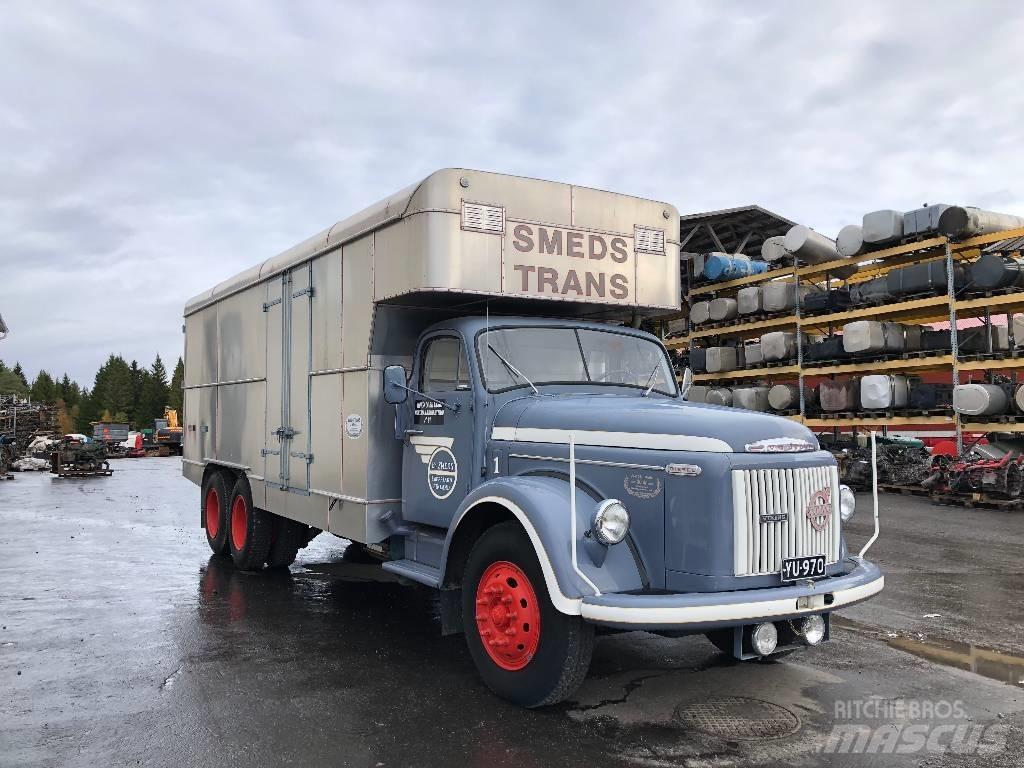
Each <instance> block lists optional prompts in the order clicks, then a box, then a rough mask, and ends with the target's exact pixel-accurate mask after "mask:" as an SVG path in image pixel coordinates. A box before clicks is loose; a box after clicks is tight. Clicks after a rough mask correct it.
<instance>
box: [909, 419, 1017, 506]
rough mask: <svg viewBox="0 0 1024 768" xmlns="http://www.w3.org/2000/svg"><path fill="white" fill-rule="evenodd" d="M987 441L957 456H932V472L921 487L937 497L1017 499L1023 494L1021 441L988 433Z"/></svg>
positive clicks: (1015, 436)
mask: <svg viewBox="0 0 1024 768" xmlns="http://www.w3.org/2000/svg"><path fill="white" fill-rule="evenodd" d="M986 437H987V439H988V442H984V443H983V442H980V440H979V441H978V442H975V443H974V444H973V445H970V446H968V447H967V448H966V449H965V450H964V452H963V454H962V455H961V456H936V457H935V459H934V462H933V467H932V472H931V473H930V475H929V477H928V478H927V479H926V480H925V481H924V482H923V483H922V484H921V485H922V486H923V487H924V488H926V489H928V490H930V491H934V492H936V493H938V494H945V495H952V494H987V495H990V496H994V497H998V498H1002V499H1020V498H1021V496H1022V494H1024V438H1021V437H1020V436H1019V435H1016V434H1010V433H998V432H992V433H989V434H988V435H986Z"/></svg>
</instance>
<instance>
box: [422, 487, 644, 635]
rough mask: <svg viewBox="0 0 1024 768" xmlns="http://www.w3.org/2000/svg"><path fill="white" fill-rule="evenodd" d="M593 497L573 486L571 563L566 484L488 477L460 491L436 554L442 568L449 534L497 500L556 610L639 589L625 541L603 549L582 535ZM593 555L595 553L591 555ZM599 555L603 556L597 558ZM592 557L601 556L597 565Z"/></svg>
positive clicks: (637, 568)
mask: <svg viewBox="0 0 1024 768" xmlns="http://www.w3.org/2000/svg"><path fill="white" fill-rule="evenodd" d="M598 501H599V500H596V499H594V498H593V497H592V496H590V495H589V494H587V493H586V492H584V491H582V490H580V489H579V488H577V490H576V564H577V566H578V568H579V571H577V569H576V568H574V567H573V561H572V543H571V542H572V536H571V530H572V525H571V520H570V516H569V509H570V498H569V483H568V482H567V481H565V480H562V479H559V478H554V477H536V476H534V477H523V476H510V477H499V478H495V479H493V480H488V481H487V482H485V483H482V484H481V485H479V486H477V487H476V488H475V489H473V491H472V492H471V493H470V494H469V495H468V496H466V498H465V499H464V500H463V502H462V504H461V505H460V506H459V510H458V512H457V513H456V516H455V520H454V522H453V524H452V526H451V527H450V528H449V529H448V536H447V538H446V540H445V544H444V551H443V553H442V557H441V561H442V562H441V569H442V572H444V570H445V569H446V568H447V563H448V552H449V549H450V547H451V543H452V540H453V538H454V537H455V535H456V532H457V531H458V529H459V526H460V525H462V524H463V523H464V522H465V521H466V520H468V519H470V517H471V516H472V515H473V514H474V510H477V511H478V512H479V511H481V508H482V507H483V506H484V505H486V504H491V503H493V504H497V505H500V506H502V507H504V508H505V509H507V510H508V511H509V512H511V513H512V514H513V515H515V517H516V519H517V520H519V523H520V524H521V525H522V526H523V528H524V529H525V530H526V533H527V535H528V536H529V537H530V541H531V542H532V543H533V547H534V549H535V550H536V552H537V559H538V560H540V565H541V569H542V570H543V572H544V579H545V581H546V583H547V588H548V594H549V595H550V597H551V602H552V603H554V605H555V608H557V609H558V610H559V611H560V612H562V613H566V614H570V615H578V614H579V613H580V610H581V608H580V605H581V602H582V599H583V598H584V597H593V596H598V595H602V594H607V593H616V592H624V591H627V590H634V589H641V588H642V587H643V578H642V577H641V570H640V569H641V567H642V566H640V565H638V563H637V560H636V559H635V558H634V555H633V552H632V551H631V550H630V547H629V545H628V541H623V542H621V543H619V544H615V545H613V546H611V547H608V548H607V552H601V551H600V550H601V549H605V548H604V546H603V545H601V544H598V543H597V542H595V541H593V540H592V539H590V538H589V537H586V536H584V534H585V533H586V531H587V530H589V528H590V522H591V517H592V516H593V513H594V508H595V506H596V505H597V503H598ZM595 555H596V557H595ZM602 555H603V557H602ZM595 560H598V561H600V560H603V562H601V564H600V565H597V564H596V562H595Z"/></svg>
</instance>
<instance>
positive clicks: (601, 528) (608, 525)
mask: <svg viewBox="0 0 1024 768" xmlns="http://www.w3.org/2000/svg"><path fill="white" fill-rule="evenodd" d="M628 531H629V512H627V511H626V507H625V506H624V505H623V503H622V502H621V501H619V500H618V499H605V500H604V501H602V502H601V503H600V504H598V505H597V509H596V510H595V511H594V519H593V522H592V523H591V525H590V532H591V533H592V534H593V535H594V538H595V539H597V540H598V541H600V542H601V543H602V544H605V545H609V546H610V545H612V544H618V543H619V542H620V541H622V540H623V539H624V538H626V533H627V532H628Z"/></svg>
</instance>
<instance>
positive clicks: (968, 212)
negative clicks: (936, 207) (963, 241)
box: [939, 205, 1024, 237]
mask: <svg viewBox="0 0 1024 768" xmlns="http://www.w3.org/2000/svg"><path fill="white" fill-rule="evenodd" d="M1020 227H1024V218H1021V217H1020V216H1013V215H1011V214H1009V213H994V212H993V211H983V210H981V209H980V208H970V207H967V206H961V205H952V206H950V207H949V208H947V209H946V210H944V211H943V212H942V215H941V216H939V232H940V233H941V234H943V235H945V236H946V237H974V236H975V235H987V234H989V233H990V232H1002V231H1003V230H1006V229H1019V228H1020Z"/></svg>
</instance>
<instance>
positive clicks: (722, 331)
mask: <svg viewBox="0 0 1024 768" xmlns="http://www.w3.org/2000/svg"><path fill="white" fill-rule="evenodd" d="M787 325H791V326H793V327H794V328H795V327H796V315H786V316H784V317H769V318H768V319H767V320H755V321H754V322H752V323H738V324H736V325H727V326H725V327H724V328H701V329H698V330H695V331H690V336H689V339H702V338H705V337H707V336H747V335H750V334H752V333H753V332H754V331H763V330H764V329H766V328H779V327H780V326H787Z"/></svg>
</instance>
